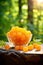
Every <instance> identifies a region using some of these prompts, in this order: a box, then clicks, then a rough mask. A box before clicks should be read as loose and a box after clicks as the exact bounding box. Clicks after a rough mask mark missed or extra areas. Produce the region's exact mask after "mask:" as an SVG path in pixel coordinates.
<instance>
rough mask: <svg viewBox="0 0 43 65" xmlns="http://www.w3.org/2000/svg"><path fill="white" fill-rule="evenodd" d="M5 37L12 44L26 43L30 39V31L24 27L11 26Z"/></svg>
mask: <svg viewBox="0 0 43 65" xmlns="http://www.w3.org/2000/svg"><path fill="white" fill-rule="evenodd" d="M7 38H8V41H9V42H10V43H11V44H13V45H28V44H29V43H30V41H31V39H32V33H31V31H28V30H26V29H24V28H20V27H13V28H12V29H11V30H10V31H9V32H7Z"/></svg>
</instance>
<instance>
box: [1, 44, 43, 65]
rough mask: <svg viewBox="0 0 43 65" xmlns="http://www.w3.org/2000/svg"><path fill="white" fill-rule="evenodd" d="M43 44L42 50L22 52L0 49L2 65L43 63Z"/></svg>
mask: <svg viewBox="0 0 43 65" xmlns="http://www.w3.org/2000/svg"><path fill="white" fill-rule="evenodd" d="M42 63H43V44H42V45H41V51H40V52H34V53H33V52H28V54H27V53H20V52H17V51H15V50H12V49H11V50H9V51H6V50H3V49H0V65H26V64H27V65H34V64H35V65H39V64H40V65H43V64H42Z"/></svg>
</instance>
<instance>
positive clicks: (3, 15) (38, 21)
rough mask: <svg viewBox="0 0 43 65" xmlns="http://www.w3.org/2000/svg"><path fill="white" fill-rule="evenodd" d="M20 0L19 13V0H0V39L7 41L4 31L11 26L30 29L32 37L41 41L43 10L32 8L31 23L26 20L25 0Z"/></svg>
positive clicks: (42, 34)
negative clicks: (20, 10) (20, 7)
mask: <svg viewBox="0 0 43 65" xmlns="http://www.w3.org/2000/svg"><path fill="white" fill-rule="evenodd" d="M21 1H22V4H21V6H22V13H21V14H20V15H19V4H20V3H19V0H0V5H1V6H0V40H4V41H7V37H6V33H7V32H8V31H9V30H10V29H11V27H12V26H20V27H25V28H26V29H28V30H31V31H32V33H33V38H34V39H41V41H42V42H43V10H40V9H33V25H32V24H31V23H30V22H29V21H28V22H27V17H28V12H27V10H28V4H27V0H21Z"/></svg>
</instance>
